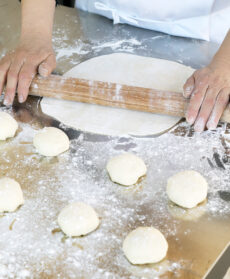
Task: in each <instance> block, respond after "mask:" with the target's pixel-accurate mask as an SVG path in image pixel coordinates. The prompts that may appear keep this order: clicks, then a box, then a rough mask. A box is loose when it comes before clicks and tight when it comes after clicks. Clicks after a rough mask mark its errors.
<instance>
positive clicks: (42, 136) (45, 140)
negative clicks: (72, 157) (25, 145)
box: [33, 127, 70, 156]
mask: <svg viewBox="0 0 230 279" xmlns="http://www.w3.org/2000/svg"><path fill="white" fill-rule="evenodd" d="M33 144H34V147H35V148H36V150H37V151H38V153H40V154H41V155H44V156H57V155H59V154H61V153H63V152H65V151H66V150H68V149H69V144H70V143H69V138H68V137H67V135H66V134H65V133H64V132H63V131H62V130H60V129H57V128H54V127H45V128H44V129H42V130H41V131H39V132H38V133H37V134H36V135H35V137H34V140H33Z"/></svg>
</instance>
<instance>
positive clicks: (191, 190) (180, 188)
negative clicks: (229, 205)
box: [167, 170, 208, 208]
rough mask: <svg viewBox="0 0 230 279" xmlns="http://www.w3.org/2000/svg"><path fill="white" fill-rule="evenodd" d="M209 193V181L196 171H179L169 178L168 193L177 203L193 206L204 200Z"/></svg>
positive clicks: (185, 206)
mask: <svg viewBox="0 0 230 279" xmlns="http://www.w3.org/2000/svg"><path fill="white" fill-rule="evenodd" d="M207 193H208V183H207V181H206V180H205V178H204V177H203V176H202V175H201V174H200V173H199V172H196V171H193V170H187V171H182V172H179V173H177V174H175V175H173V176H172V177H170V178H169V179H168V183H167V195H168V197H169V199H170V200H171V201H172V202H174V203H175V204H177V205H179V206H182V207H184V208H193V207H195V206H197V205H198V204H199V203H201V202H202V201H204V200H205V199H206V197H207Z"/></svg>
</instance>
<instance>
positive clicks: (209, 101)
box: [194, 88, 219, 132]
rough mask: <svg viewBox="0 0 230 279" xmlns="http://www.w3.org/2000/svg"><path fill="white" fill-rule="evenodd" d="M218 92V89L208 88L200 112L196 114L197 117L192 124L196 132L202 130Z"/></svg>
mask: <svg viewBox="0 0 230 279" xmlns="http://www.w3.org/2000/svg"><path fill="white" fill-rule="evenodd" d="M218 93H219V89H215V88H208V90H207V92H206V94H205V97H204V100H203V103H202V105H201V108H200V112H199V114H198V117H197V119H196V122H195V125H194V130H195V131H196V132H202V131H204V129H205V126H206V123H207V121H208V118H209V116H210V114H211V112H212V110H213V107H214V105H215V102H216V97H217V95H218Z"/></svg>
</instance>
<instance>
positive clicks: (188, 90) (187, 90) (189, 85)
mask: <svg viewBox="0 0 230 279" xmlns="http://www.w3.org/2000/svg"><path fill="white" fill-rule="evenodd" d="M194 86H195V79H194V76H193V75H192V76H191V77H190V78H188V79H187V81H186V82H185V84H184V87H183V89H184V90H183V95H184V97H185V98H189V97H190V95H191V94H192V91H193V90H194Z"/></svg>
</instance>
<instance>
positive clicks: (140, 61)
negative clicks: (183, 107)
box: [41, 53, 194, 136]
mask: <svg viewBox="0 0 230 279" xmlns="http://www.w3.org/2000/svg"><path fill="white" fill-rule="evenodd" d="M193 71H194V69H192V68H190V67H188V66H185V65H182V64H179V63H176V62H173V61H168V60H163V59H156V58H151V57H144V56H137V55H132V54H127V53H113V54H109V55H103V56H99V57H95V58H92V59H90V60H87V61H85V62H83V63H81V64H79V65H77V66H75V67H74V68H73V69H71V70H70V71H69V72H67V73H66V74H65V76H69V77H77V78H84V79H91V80H98V81H105V82H114V83H118V84H127V85H133V86H140V87H146V88H155V89H159V90H169V91H170V90H171V91H176V92H182V88H183V85H184V83H185V81H186V80H187V78H188V77H189V76H190V75H192V73H193ZM118 97H119V96H118ZM41 107H42V111H43V112H44V113H46V114H48V115H51V116H52V117H54V118H56V119H58V120H59V121H61V122H63V123H64V124H66V125H69V126H72V127H74V128H76V129H80V130H83V131H87V132H92V133H96V134H105V135H112V136H121V135H127V134H129V135H139V136H145V135H153V134H158V133H161V132H163V131H165V130H168V129H169V128H171V127H173V126H174V125H175V124H176V123H177V122H178V121H179V120H180V117H173V116H167V115H158V114H152V113H146V112H140V111H131V110H127V109H118V108H112V107H103V106H98V105H90V104H83V103H77V102H70V101H63V100H57V99H52V98H43V99H42V102H41ZM60 111H61V112H62V113H60Z"/></svg>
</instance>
